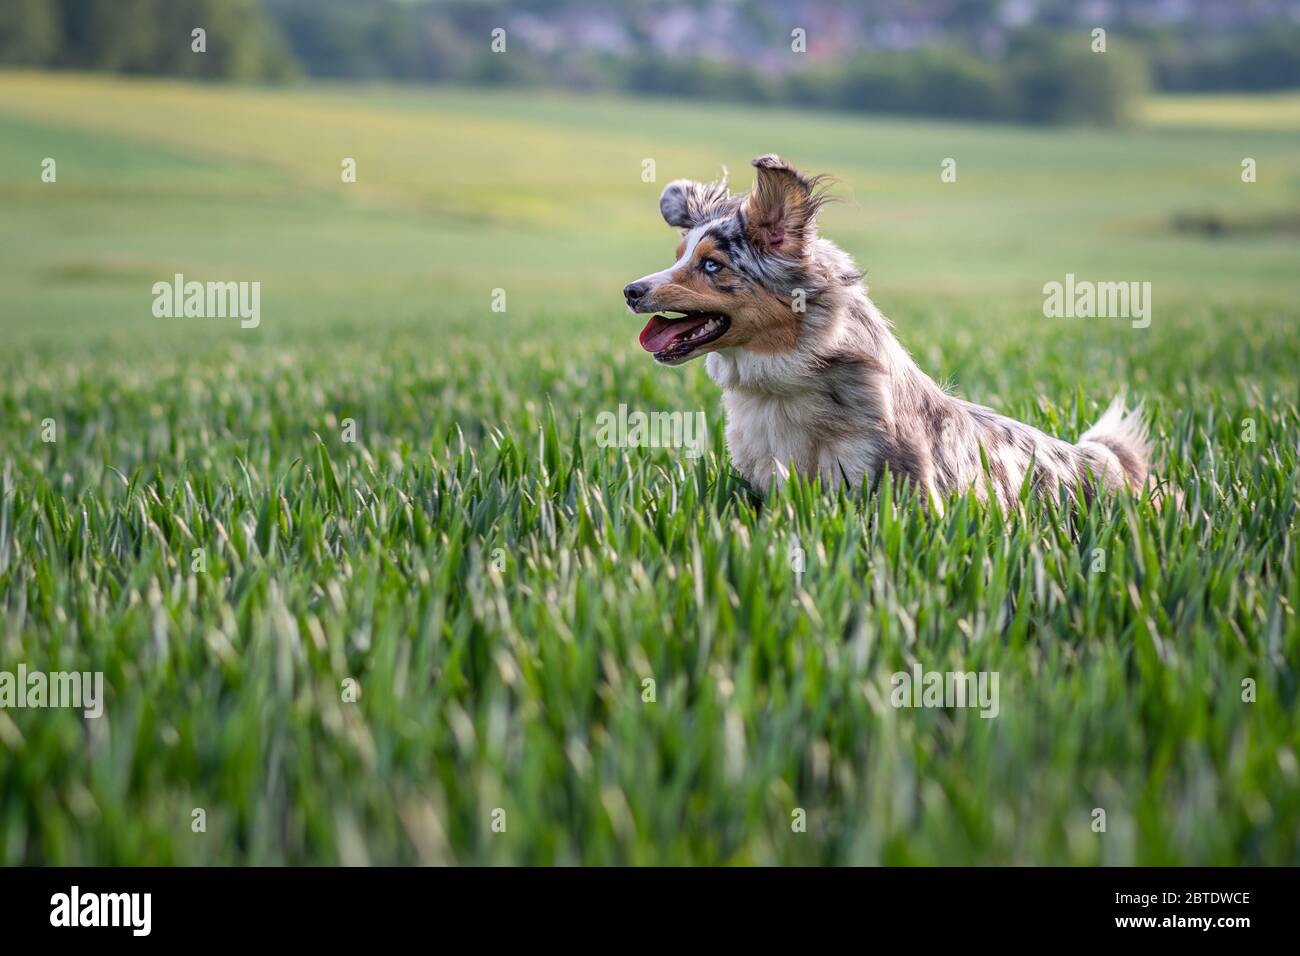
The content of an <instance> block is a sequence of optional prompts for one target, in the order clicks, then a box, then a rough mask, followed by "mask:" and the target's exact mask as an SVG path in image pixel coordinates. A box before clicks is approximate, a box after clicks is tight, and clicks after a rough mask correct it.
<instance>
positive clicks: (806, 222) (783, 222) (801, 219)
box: [745, 153, 823, 258]
mask: <svg viewBox="0 0 1300 956" xmlns="http://www.w3.org/2000/svg"><path fill="white" fill-rule="evenodd" d="M754 168H755V169H757V170H758V175H757V176H755V178H754V188H753V190H752V191H751V192H750V194H749V200H748V201H747V202H746V203H745V218H746V227H747V229H748V232H749V238H750V240H751V241H752V242H753V243H754V244H755V245H757V246H758V247H760V248H761V249H763V250H764V251H765V252H770V253H773V254H776V255H780V256H784V257H787V258H798V257H801V256H802V255H803V253H804V250H805V249H807V247H808V243H809V242H810V241H811V240H812V239H813V237H814V236H815V235H816V229H817V224H816V217H817V210H818V209H819V208H821V204H822V201H823V199H822V197H821V195H819V192H818V190H817V189H816V186H817V184H818V180H816V179H808V178H807V177H805V176H804V175H803V174H802V173H800V172H799V170H797V169H795V168H794V167H793V166H791V165H790V164H788V163H786V162H784V161H782V160H781V158H780V157H779V156H775V155H773V154H771V153H769V154H768V155H766V156H760V157H758V159H756V160H754Z"/></svg>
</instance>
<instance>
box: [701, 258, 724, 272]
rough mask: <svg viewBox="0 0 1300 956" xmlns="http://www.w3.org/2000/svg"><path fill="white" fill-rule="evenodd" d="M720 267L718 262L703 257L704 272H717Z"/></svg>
mask: <svg viewBox="0 0 1300 956" xmlns="http://www.w3.org/2000/svg"><path fill="white" fill-rule="evenodd" d="M721 268H722V266H720V265H719V264H718V263H716V262H714V261H713V260H712V259H705V260H704V271H705V272H708V273H710V274H712V273H714V272H717V271H718V270H719V269H721Z"/></svg>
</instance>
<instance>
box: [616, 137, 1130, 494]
mask: <svg viewBox="0 0 1300 956" xmlns="http://www.w3.org/2000/svg"><path fill="white" fill-rule="evenodd" d="M754 166H755V168H756V169H757V175H756V178H755V183H754V188H753V190H752V191H751V192H750V193H748V194H747V195H732V194H731V193H730V192H729V191H728V188H727V182H726V177H725V171H724V177H723V180H722V181H721V182H717V183H708V184H704V183H697V182H691V181H688V180H677V181H675V182H672V183H670V184H669V185H668V186H667V187H666V188H665V189H664V191H663V195H662V196H661V198H660V201H659V208H660V211H661V213H662V214H663V217H664V219H665V220H666V221H667V222H668V223H669V224H670V225H673V226H676V227H678V228H679V229H681V230H682V234H683V239H682V243H681V245H680V246H679V247H678V251H677V261H676V262H675V263H674V264H673V265H672V266H670V267H669V268H667V269H664V270H663V271H661V272H656V273H652V274H650V275H647V276H645V277H643V278H641V279H638V280H637V281H635V282H633V283H631V284H629V285H628V286H627V287H626V289H625V290H624V294H625V297H626V299H627V303H628V306H629V308H630V309H632V311H633V312H637V313H657V312H665V311H667V312H679V313H682V316H680V317H676V318H674V317H668V316H662V315H656V316H655V317H654V318H652V319H651V320H650V322H649V324H647V326H646V329H645V331H643V332H642V337H641V339H642V345H643V346H644V347H645V348H646V349H647V351H651V352H653V353H654V355H655V358H656V360H658V361H659V362H661V363H663V364H667V365H677V364H681V363H682V362H686V361H689V360H691V359H693V358H697V357H699V356H700V355H706V356H707V358H706V368H707V370H708V373H709V375H710V376H711V377H712V378H713V380H714V381H715V382H717V383H718V385H719V386H721V388H722V394H723V401H724V403H725V405H726V409H727V447H728V450H729V451H730V453H731V457H732V460H733V462H734V463H735V466H736V468H737V469H738V470H739V471H740V472H741V474H742V475H743V476H744V477H745V479H746V480H747V481H748V482H749V483H750V484H751V486H752V487H753V488H754V489H755V490H757V491H758V492H760V493H766V492H767V490H768V488H769V486H770V485H771V484H772V482H773V481H776V482H781V481H784V480H785V479H786V478H787V477H788V475H789V474H790V472H791V470H792V469H797V470H798V472H799V473H800V474H804V475H813V474H817V475H820V476H821V478H822V480H823V483H824V484H827V485H829V486H834V485H836V484H839V483H847V484H848V485H849V486H850V488H852V489H856V488H857V487H858V486H859V485H860V484H861V483H862V482H863V481H864V480H866V481H868V482H873V481H874V480H875V479H876V478H878V477H879V475H880V474H881V473H882V470H883V469H884V468H888V469H889V470H891V471H892V472H894V473H895V474H897V475H902V476H905V477H906V478H908V479H910V480H912V481H914V482H915V483H916V484H917V485H918V486H919V487H920V488H921V489H922V490H923V491H924V492H925V493H926V495H927V497H928V499H929V501H930V502H931V503H933V504H934V505H935V506H936V507H938V508H940V509H941V508H942V504H941V502H942V499H943V498H944V497H945V496H946V495H947V494H948V493H950V492H954V491H964V490H966V489H973V490H974V493H975V494H976V496H977V497H979V498H980V499H981V500H985V499H987V496H988V491H989V489H990V487H991V488H992V490H993V492H994V493H995V495H996V496H997V498H998V500H999V501H1000V502H1001V503H1002V504H1003V505H1004V506H1007V505H1010V504H1011V503H1012V502H1014V501H1015V500H1016V498H1017V496H1018V495H1019V492H1020V489H1021V487H1022V485H1023V483H1024V481H1025V478H1026V475H1027V474H1028V473H1029V472H1030V469H1031V468H1032V477H1031V487H1032V489H1033V491H1034V493H1035V494H1037V495H1040V496H1043V495H1058V494H1061V493H1063V492H1064V493H1067V494H1076V493H1082V494H1083V495H1085V496H1088V497H1090V496H1091V495H1092V494H1094V493H1095V492H1096V491H1097V490H1098V489H1099V488H1102V489H1106V490H1115V489H1118V488H1121V487H1123V486H1125V485H1129V486H1132V487H1137V488H1141V487H1142V486H1144V484H1145V483H1146V481H1147V477H1148V472H1149V466H1150V446H1149V444H1148V442H1147V438H1146V430H1145V427H1144V425H1143V422H1142V416H1141V412H1140V410H1137V411H1133V412H1130V413H1126V412H1125V411H1124V407H1123V403H1122V401H1121V400H1120V399H1118V398H1117V399H1116V400H1115V401H1114V402H1112V404H1111V406H1110V407H1109V408H1108V409H1107V411H1106V412H1105V413H1104V414H1103V415H1102V416H1101V418H1100V419H1099V420H1098V421H1097V423H1096V424H1095V425H1093V426H1092V427H1091V428H1090V429H1088V430H1087V431H1086V432H1084V433H1083V435H1082V436H1081V437H1080V438H1079V441H1078V442H1077V443H1075V444H1071V443H1069V442H1066V441H1062V440H1061V439H1059V438H1054V437H1052V436H1050V435H1047V434H1045V433H1043V432H1041V431H1039V430H1038V429H1036V428H1033V427H1031V426H1029V425H1026V424H1024V423H1022V422H1018V421H1016V420H1014V419H1011V418H1007V417H1005V416H1003V415H999V414H998V413H997V412H995V411H993V410H992V409H989V408H985V407H983V406H980V405H975V404H972V403H970V402H966V401H962V400H961V399H959V398H957V397H955V396H953V395H950V394H948V393H947V392H945V391H944V390H943V389H942V388H940V387H939V386H938V385H937V384H935V382H934V381H933V380H931V379H930V378H929V376H927V375H926V374H925V373H924V372H922V371H921V369H920V368H919V367H918V366H917V365H916V363H915V362H913V361H912V358H911V356H910V355H908V353H907V351H906V350H905V349H904V348H903V346H902V345H901V344H900V343H899V342H898V340H897V339H896V338H895V337H894V334H893V331H892V328H891V326H890V323H889V322H888V320H886V319H885V317H884V316H883V315H882V314H881V313H880V311H879V310H878V309H877V308H876V307H875V305H874V304H873V303H872V302H871V300H870V299H869V298H868V297H867V292H866V289H865V288H864V287H863V284H862V273H861V272H860V271H859V270H858V268H857V267H856V266H855V265H854V263H853V261H852V259H851V258H850V257H849V256H848V255H847V254H846V253H845V252H843V251H842V250H841V249H839V248H838V247H837V246H835V245H834V243H832V242H830V241H829V240H826V239H823V238H821V237H819V236H818V235H817V226H816V218H817V212H818V210H819V209H820V208H821V206H822V204H823V202H824V201H825V190H824V184H823V182H822V181H821V180H820V179H819V178H813V179H810V178H807V177H805V176H803V175H802V174H801V173H800V172H799V171H798V170H796V169H794V168H793V167H791V166H789V165H787V164H786V163H784V162H782V161H781V160H780V159H779V158H778V157H776V156H772V155H768V156H761V157H759V158H758V159H756V160H754ZM981 449H982V450H983V452H984V456H985V457H986V458H987V463H988V464H987V478H986V477H985V466H984V464H983V462H982V461H981Z"/></svg>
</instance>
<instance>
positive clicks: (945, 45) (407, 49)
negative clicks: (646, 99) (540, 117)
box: [0, 0, 1300, 124]
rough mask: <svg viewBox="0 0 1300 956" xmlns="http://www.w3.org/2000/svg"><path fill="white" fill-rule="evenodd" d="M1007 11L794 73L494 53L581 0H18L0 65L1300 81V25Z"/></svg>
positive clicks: (1112, 83)
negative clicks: (1199, 25)
mask: <svg viewBox="0 0 1300 956" xmlns="http://www.w3.org/2000/svg"><path fill="white" fill-rule="evenodd" d="M997 7H998V5H997V4H996V3H991V2H984V0H964V2H961V3H957V4H956V6H955V7H954V10H953V11H950V12H949V15H948V16H947V19H946V20H945V24H946V27H947V31H948V32H947V33H946V36H947V37H948V39H947V40H946V41H944V40H940V41H938V42H936V43H932V44H929V45H925V46H921V47H919V48H916V49H909V50H883V51H875V52H870V53H862V54H859V55H856V56H851V57H847V58H840V59H837V60H833V61H831V60H825V59H822V60H817V59H810V61H809V63H808V65H806V66H803V67H802V68H798V69H790V70H785V71H780V72H778V71H775V70H772V69H764V68H761V67H759V66H754V65H750V61H749V58H746V57H740V58H732V59H728V60H722V59H715V58H707V57H701V56H695V55H685V54H682V55H667V54H664V53H651V52H644V51H647V50H649V49H650V45H649V44H648V43H644V42H640V41H642V40H644V37H638V36H637V35H636V31H637V22H638V21H637V20H636V18H635V17H631V16H630V15H629V17H628V20H627V25H628V27H629V30H630V32H631V35H632V40H633V41H634V42H633V44H632V45H631V46H630V47H629V49H628V50H627V51H626V52H623V53H617V54H616V53H611V52H596V51H594V50H591V49H587V48H584V47H582V46H581V45H579V44H577V43H576V42H574V43H561V44H560V46H559V48H553V49H550V50H548V51H537V50H531V49H528V48H527V47H526V46H524V45H523V44H521V43H520V42H519V41H518V40H515V41H514V42H513V43H512V44H511V45H510V46H509V47H508V52H507V53H506V54H495V53H493V52H492V51H491V50H490V48H489V39H490V36H491V31H492V29H493V28H494V27H497V26H500V25H502V24H503V23H507V22H509V21H510V17H511V15H512V14H517V13H519V12H520V11H521V10H522V11H526V12H528V13H531V14H533V15H534V16H536V17H539V18H543V19H545V18H547V17H548V16H549V15H552V14H556V15H558V14H560V13H563V12H566V11H567V12H570V13H572V11H573V0H514V2H511V3H506V2H503V0H401V2H399V0H366V2H359V0H2V2H0V63H3V64H13V65H24V66H42V67H56V68H69V69H88V70H108V71H114V72H122V73H154V74H168V75H178V76H189V77H204V78H219V79H232V80H240V81H262V82H265V81H283V80H286V79H290V78H293V77H295V76H298V75H302V74H306V75H309V76H320V77H331V78H354V79H386V80H400V81H411V82H454V83H465V84H511V85H547V86H562V87H567V88H572V89H580V90H608V91H624V92H631V93H639V94H647V95H662V96H680V97H690V98H693V99H724V100H732V101H737V102H752V103H771V104H789V105H800V106H810V107H817V108H825V109H836V110H849V111H864V112H893V113H917V114H929V115H940V116H953V117H970V118H979V119H1005V120H1018V121H1025V122H1039V123H1054V122H1090V123H1099V124H1118V123H1123V122H1125V121H1126V120H1127V119H1128V118H1129V117H1130V116H1131V114H1132V111H1133V110H1134V108H1135V106H1136V104H1137V103H1138V102H1140V99H1141V97H1142V95H1143V94H1144V93H1145V91H1146V89H1147V87H1148V85H1149V84H1150V83H1151V82H1154V83H1155V84H1156V85H1157V86H1158V87H1160V88H1163V89H1178V90H1216V89H1249V90H1257V89H1274V88H1283V87H1297V86H1300V27H1297V26H1295V25H1291V26H1287V27H1283V28H1279V29H1275V30H1255V31H1247V32H1243V33H1241V34H1239V35H1237V36H1234V37H1224V38H1218V39H1216V40H1214V41H1213V42H1210V43H1206V42H1203V39H1204V38H1203V37H1200V36H1197V37H1190V38H1189V37H1188V36H1187V35H1186V31H1187V29H1188V28H1187V27H1185V26H1184V27H1182V28H1180V29H1181V30H1182V32H1181V33H1180V32H1179V29H1166V30H1163V31H1156V30H1151V29H1146V28H1143V27H1140V26H1135V27H1133V28H1132V29H1125V30H1123V31H1112V35H1111V37H1110V38H1109V42H1108V44H1107V49H1106V52H1105V54H1102V55H1099V54H1096V53H1093V52H1091V49H1090V44H1089V38H1088V32H1087V31H1086V30H1081V29H1079V28H1078V27H1077V25H1075V24H1072V23H1071V22H1069V21H1068V19H1067V14H1066V12H1065V11H1066V9H1067V8H1066V7H1060V8H1059V9H1060V11H1061V12H1060V13H1058V14H1054V15H1053V16H1055V19H1054V18H1053V16H1045V17H1044V18H1043V19H1042V20H1041V21H1040V22H1041V23H1042V25H1040V26H1037V27H1031V28H1023V29H1014V30H1010V31H1005V36H1004V42H1000V43H999V44H997V46H998V49H997V50H996V51H995V52H993V53H990V52H989V51H988V50H987V49H981V48H979V44H978V43H977V42H976V41H975V39H972V38H979V37H987V36H988V32H989V29H990V24H991V23H993V20H992V19H991V18H993V17H994V16H995V15H996V11H997ZM643 11H644V8H643ZM753 16H754V17H768V18H769V19H770V11H764V10H762V9H760V6H759V5H755V6H754V10H753ZM196 26H202V27H203V28H204V29H205V30H206V31H207V52H206V53H205V54H203V55H198V54H195V53H193V52H192V51H191V48H190V33H191V30H192V29H193V28H194V27H196ZM772 32H776V33H777V35H781V34H780V32H779V30H777V28H776V27H773V30H772ZM1118 32H1123V33H1124V34H1125V36H1126V38H1127V41H1126V42H1121V41H1119V40H1118V39H1116V38H1115V34H1116V33H1118ZM1000 36H1001V34H1000ZM985 46H987V44H985Z"/></svg>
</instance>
